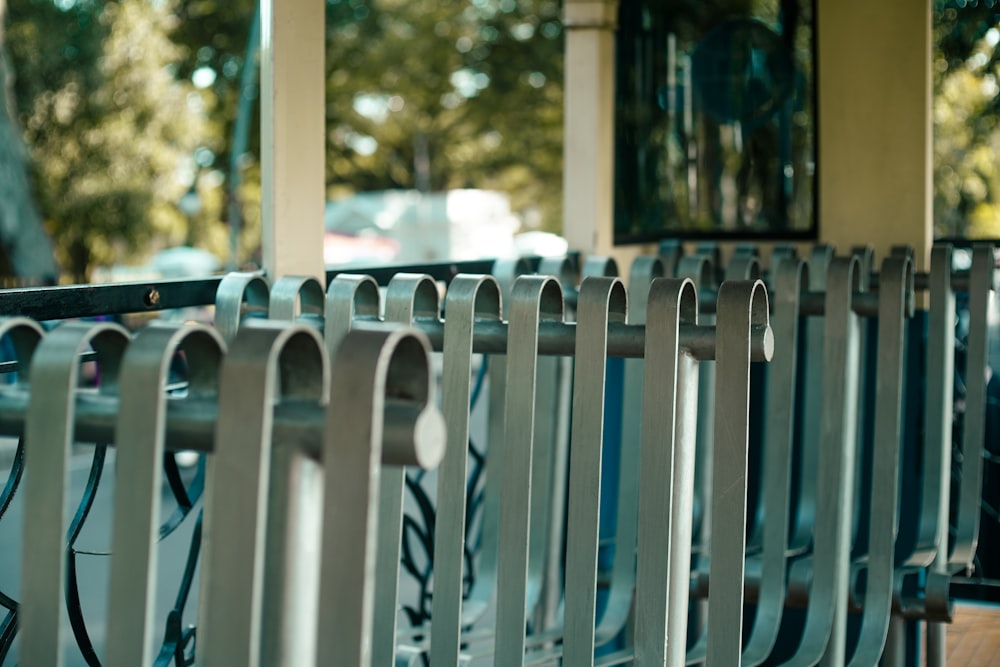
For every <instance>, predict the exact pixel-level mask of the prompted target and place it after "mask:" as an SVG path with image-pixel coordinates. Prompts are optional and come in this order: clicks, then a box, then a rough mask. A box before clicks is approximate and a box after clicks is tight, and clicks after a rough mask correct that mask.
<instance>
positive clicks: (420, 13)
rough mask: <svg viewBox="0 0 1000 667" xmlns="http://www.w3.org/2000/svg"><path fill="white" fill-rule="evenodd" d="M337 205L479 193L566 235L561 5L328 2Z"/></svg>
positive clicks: (330, 136) (330, 139) (537, 0)
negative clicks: (397, 192) (351, 199)
mask: <svg viewBox="0 0 1000 667" xmlns="http://www.w3.org/2000/svg"><path fill="white" fill-rule="evenodd" d="M327 25H328V39H327V72H328V77H327V131H328V133H327V155H328V158H327V182H328V184H329V188H330V191H331V194H333V195H336V194H339V193H344V192H352V191H362V190H377V189H386V188H416V189H419V190H432V191H438V190H447V189H451V188H463V187H475V188H487V189H495V190H500V191H504V192H507V193H509V194H510V196H511V202H512V206H513V208H514V210H515V211H517V212H519V213H521V214H522V216H524V217H525V218H526V219H527V220H528V221H529V224H532V223H535V224H539V225H540V226H542V227H544V228H546V229H549V230H552V231H558V230H559V229H560V228H561V226H562V224H561V192H562V51H563V45H562V26H561V23H560V20H559V4H558V3H557V2H555V0H473V1H472V2H469V3H466V2H436V1H435V0H381V1H374V0H328V2H327Z"/></svg>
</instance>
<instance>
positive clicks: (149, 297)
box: [142, 287, 160, 308]
mask: <svg viewBox="0 0 1000 667" xmlns="http://www.w3.org/2000/svg"><path fill="white" fill-rule="evenodd" d="M142 301H143V303H145V304H146V307H147V308H155V307H156V306H158V305H160V291H159V290H158V289H156V288H155V287H150V288H149V290H148V291H147V292H146V294H145V296H143V297H142Z"/></svg>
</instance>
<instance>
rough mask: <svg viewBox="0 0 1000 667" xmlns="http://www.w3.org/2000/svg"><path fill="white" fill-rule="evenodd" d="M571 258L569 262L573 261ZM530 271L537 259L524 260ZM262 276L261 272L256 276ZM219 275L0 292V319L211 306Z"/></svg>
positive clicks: (444, 272) (439, 270)
mask: <svg viewBox="0 0 1000 667" xmlns="http://www.w3.org/2000/svg"><path fill="white" fill-rule="evenodd" d="M578 255H579V254H578V253H570V255H569V256H570V257H578ZM524 259H525V261H526V262H527V263H528V266H529V267H530V269H531V270H532V271H536V270H538V265H539V262H540V258H539V257H525V258H524ZM495 261H496V260H493V259H483V260H474V261H465V262H433V263H427V264H400V265H395V266H379V267H350V268H343V269H330V270H328V271H327V272H326V279H327V283H328V284H329V281H330V280H332V279H333V278H334V277H335V276H336V275H338V274H341V273H364V274H368V275H370V276H372V277H373V278H375V280H376V281H377V282H378V284H379V285H382V286H385V285H388V284H389V281H390V280H391V279H392V277H393V276H394V275H396V274H397V273H400V272H410V273H426V274H428V275H430V276H432V277H433V278H434V279H435V280H441V281H444V282H446V283H447V282H450V281H451V279H452V278H454V277H455V276H456V275H458V274H459V273H490V272H491V271H492V270H493V265H494V263H495ZM261 275H263V273H261ZM222 278H223V276H221V275H215V276H205V277H203V278H176V279H164V280H153V281H136V282H125V283H98V284H82V285H63V286H57V287H23V288H16V289H0V315H3V316H13V315H22V316H24V317H30V318H32V319H35V320H39V321H43V322H44V321H47V320H65V319H76V318H81V317H100V316H102V315H125V314H128V313H146V312H156V311H160V310H170V309H174V308H191V307H197V306H210V305H212V304H214V303H215V293H216V290H217V289H218V287H219V283H220V282H221V281H222Z"/></svg>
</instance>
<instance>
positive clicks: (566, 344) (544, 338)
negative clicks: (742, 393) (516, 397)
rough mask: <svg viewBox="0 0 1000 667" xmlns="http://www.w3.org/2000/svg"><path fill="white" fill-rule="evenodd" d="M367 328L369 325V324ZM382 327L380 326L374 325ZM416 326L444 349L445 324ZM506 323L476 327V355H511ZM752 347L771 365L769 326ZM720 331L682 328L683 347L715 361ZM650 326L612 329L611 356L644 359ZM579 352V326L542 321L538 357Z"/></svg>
mask: <svg viewBox="0 0 1000 667" xmlns="http://www.w3.org/2000/svg"><path fill="white" fill-rule="evenodd" d="M366 326H367V324H366ZM374 326H378V325H374ZM413 326H414V327H416V328H418V329H420V330H422V331H423V332H424V333H425V334H427V337H428V338H429V339H430V341H431V346H432V347H433V348H434V350H435V351H441V350H442V349H443V345H444V323H443V322H441V321H435V320H415V321H414V322H413ZM507 330H508V325H507V323H506V322H498V321H496V320H480V321H477V322H476V323H475V324H474V325H473V347H472V349H473V352H478V353H483V354H506V353H507ZM752 333H753V335H752V336H751V339H750V342H749V345H750V348H751V352H750V353H751V359H752V360H753V361H770V359H771V357H772V356H773V354H774V334H773V332H772V331H771V328H770V327H769V326H754V327H752ZM715 338H716V328H715V326H713V325H708V326H705V325H692V324H681V325H680V344H681V347H682V348H684V349H685V350H686V351H687V352H688V353H689V354H690V355H691V356H692V357H694V358H695V359H698V360H699V361H710V360H712V359H715ZM645 345H646V325H644V324H621V323H616V322H612V323H610V324H609V325H608V356H609V357H624V358H630V359H641V358H642V357H643V355H644V352H645ZM575 352H576V324H574V323H571V322H551V321H544V320H543V321H542V322H540V323H539V327H538V353H539V354H542V355H554V356H573V355H574V354H575Z"/></svg>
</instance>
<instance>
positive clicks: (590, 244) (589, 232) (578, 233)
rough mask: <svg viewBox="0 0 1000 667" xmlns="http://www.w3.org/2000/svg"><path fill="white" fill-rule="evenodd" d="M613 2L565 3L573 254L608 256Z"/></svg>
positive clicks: (568, 220) (566, 168) (568, 225)
mask: <svg viewBox="0 0 1000 667" xmlns="http://www.w3.org/2000/svg"><path fill="white" fill-rule="evenodd" d="M617 21H618V0H566V1H565V4H564V7H563V25H564V26H565V29H566V58H565V101H564V105H565V120H564V128H565V131H564V140H563V141H564V148H563V161H564V164H563V234H564V235H565V236H566V238H567V240H568V241H569V246H570V248H571V249H573V250H579V251H582V252H584V253H587V254H590V253H601V254H610V252H611V249H612V246H613V243H614V239H613V233H614V230H613V227H612V225H613V214H614V211H613V207H614V152H615V146H614V122H615V120H614V119H615V114H614V104H615V50H614V48H615V29H616V28H617Z"/></svg>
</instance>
